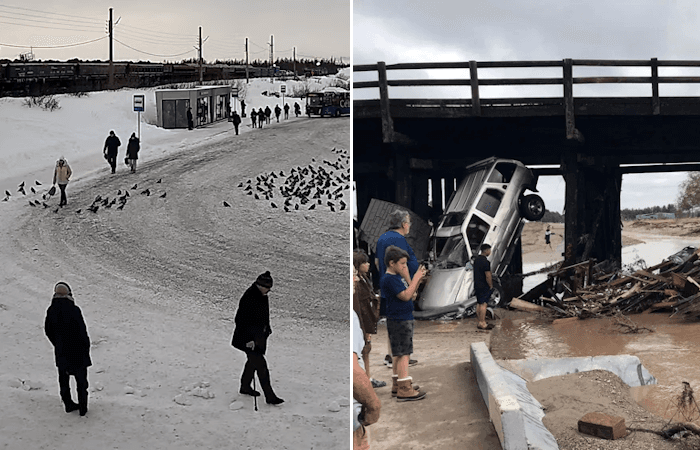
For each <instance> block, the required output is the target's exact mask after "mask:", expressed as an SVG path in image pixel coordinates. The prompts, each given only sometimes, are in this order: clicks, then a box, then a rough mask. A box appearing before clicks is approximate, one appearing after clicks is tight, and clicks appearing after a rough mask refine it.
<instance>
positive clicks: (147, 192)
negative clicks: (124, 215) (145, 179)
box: [141, 188, 151, 197]
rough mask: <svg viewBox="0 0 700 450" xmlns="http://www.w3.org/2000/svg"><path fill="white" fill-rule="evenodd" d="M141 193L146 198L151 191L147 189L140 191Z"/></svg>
mask: <svg viewBox="0 0 700 450" xmlns="http://www.w3.org/2000/svg"><path fill="white" fill-rule="evenodd" d="M141 193H142V194H146V197H148V196H149V195H151V190H150V189H148V188H147V189H145V190H143V191H141Z"/></svg>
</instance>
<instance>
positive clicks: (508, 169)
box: [415, 158, 545, 318]
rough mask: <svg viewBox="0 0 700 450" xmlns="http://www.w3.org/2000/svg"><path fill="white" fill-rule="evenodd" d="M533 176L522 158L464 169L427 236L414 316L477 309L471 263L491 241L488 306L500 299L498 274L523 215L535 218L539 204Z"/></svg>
mask: <svg viewBox="0 0 700 450" xmlns="http://www.w3.org/2000/svg"><path fill="white" fill-rule="evenodd" d="M528 191H532V192H537V178H536V177H535V176H534V175H533V173H532V171H530V169H528V168H527V167H525V165H523V164H522V163H521V162H519V161H515V160H512V159H499V158H489V159H486V160H483V161H479V162H478V163H475V164H472V165H471V166H468V167H467V173H466V176H465V178H464V180H462V182H461V183H460V185H459V188H458V189H457V190H456V191H455V192H454V193H453V194H452V196H451V197H450V199H449V201H448V203H447V205H446V208H445V211H444V214H443V215H442V216H441V217H440V219H439V221H438V223H437V226H436V227H435V229H434V231H433V234H432V238H431V240H430V251H429V255H430V264H431V266H432V268H431V270H430V277H429V279H428V280H427V282H426V284H425V287H424V289H423V290H422V292H421V294H420V296H419V298H418V308H419V309H420V311H417V312H416V313H415V315H416V317H417V318H431V317H437V316H441V315H446V314H450V313H458V315H472V314H474V312H475V310H476V294H475V292H474V272H473V266H472V263H473V261H474V258H476V256H477V255H478V253H479V248H480V246H481V245H482V244H489V245H491V255H490V256H489V261H490V263H491V273H492V274H493V276H494V292H493V295H492V297H491V300H490V302H489V306H490V307H494V306H498V305H499V304H501V303H503V300H504V291H503V287H502V286H501V284H500V278H501V277H502V276H503V275H504V273H505V272H506V270H507V269H508V265H509V264H510V262H511V259H512V257H513V253H514V251H515V249H516V248H520V247H519V246H517V245H516V244H517V242H518V240H519V239H520V233H521V231H522V228H523V224H524V219H527V220H530V221H536V220H540V219H541V218H542V216H544V213H545V207H544V202H543V201H542V198H540V197H539V196H538V195H535V194H530V193H528Z"/></svg>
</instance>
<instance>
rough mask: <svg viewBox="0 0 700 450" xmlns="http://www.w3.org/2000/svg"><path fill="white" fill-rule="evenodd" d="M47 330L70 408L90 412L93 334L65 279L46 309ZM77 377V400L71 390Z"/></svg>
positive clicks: (57, 286)
mask: <svg viewBox="0 0 700 450" xmlns="http://www.w3.org/2000/svg"><path fill="white" fill-rule="evenodd" d="M44 331H45V333H46V337H48V338H49V341H51V344H53V346H54V357H55V360H56V367H57V368H58V386H59V393H60V395H61V400H62V401H63V404H64V406H65V409H66V412H67V413H69V412H73V411H75V410H76V409H77V410H79V412H80V415H81V416H84V415H85V414H87V404H88V379H87V370H88V369H87V368H88V367H89V366H91V365H92V361H91V359H90V337H89V336H88V333H87V327H86V326H85V320H84V319H83V314H82V312H81V311H80V308H79V307H78V306H76V305H75V300H74V299H73V293H72V291H71V289H70V286H68V284H67V283H65V282H63V281H61V282H59V283H57V284H56V286H54V294H53V299H52V300H51V306H49V309H48V310H47V311H46V320H45V321H44ZM71 375H72V376H73V377H75V382H76V385H77V388H78V403H77V404H76V403H75V402H74V401H73V399H72V397H71V392H70V377H71Z"/></svg>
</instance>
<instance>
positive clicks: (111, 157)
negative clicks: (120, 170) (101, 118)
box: [103, 131, 122, 173]
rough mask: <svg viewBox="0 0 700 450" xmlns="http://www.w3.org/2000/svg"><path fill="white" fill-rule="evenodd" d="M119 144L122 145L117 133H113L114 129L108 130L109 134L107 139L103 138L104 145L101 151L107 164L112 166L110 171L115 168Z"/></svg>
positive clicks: (113, 170)
mask: <svg viewBox="0 0 700 450" xmlns="http://www.w3.org/2000/svg"><path fill="white" fill-rule="evenodd" d="M120 145H122V143H121V141H120V140H119V138H118V137H117V135H116V134H114V131H110V132H109V136H107V140H105V147H104V149H103V151H104V155H105V159H107V162H109V165H110V166H112V173H114V172H115V171H116V170H117V154H118V153H119V146H120Z"/></svg>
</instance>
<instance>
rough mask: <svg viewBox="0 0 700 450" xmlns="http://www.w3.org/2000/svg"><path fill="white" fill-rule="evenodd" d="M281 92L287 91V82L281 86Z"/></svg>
mask: <svg viewBox="0 0 700 450" xmlns="http://www.w3.org/2000/svg"><path fill="white" fill-rule="evenodd" d="M280 92H281V93H283V94H284V93H285V92H287V85H286V84H283V85H282V86H280Z"/></svg>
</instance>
